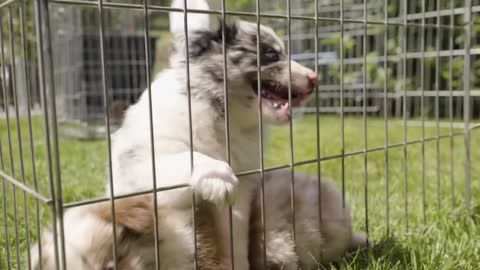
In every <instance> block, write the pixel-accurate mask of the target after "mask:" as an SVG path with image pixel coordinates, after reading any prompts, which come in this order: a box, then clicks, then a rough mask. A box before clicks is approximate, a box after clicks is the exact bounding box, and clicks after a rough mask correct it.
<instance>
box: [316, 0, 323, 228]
mask: <svg viewBox="0 0 480 270" xmlns="http://www.w3.org/2000/svg"><path fill="white" fill-rule="evenodd" d="M315 74H317V77H318V0H315ZM319 99H320V93H319V87H318V84H316V85H315V117H316V121H315V123H316V128H317V134H316V135H317V180H318V183H317V185H318V218H319V224H321V223H322V179H321V177H322V172H321V163H320V100H319Z"/></svg>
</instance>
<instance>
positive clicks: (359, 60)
mask: <svg viewBox="0 0 480 270" xmlns="http://www.w3.org/2000/svg"><path fill="white" fill-rule="evenodd" d="M479 54H480V48H472V49H470V51H469V54H468V55H479ZM438 56H440V57H449V56H450V51H448V50H442V51H440V52H438V53H437V52H436V51H425V52H424V53H423V54H422V52H408V53H406V56H403V55H392V54H390V55H388V56H387V61H389V62H399V61H402V60H403V59H404V58H406V59H423V58H436V57H438ZM452 56H465V50H453V51H452ZM314 58H315V55H313V54H312V53H310V54H306V53H304V54H296V55H295V57H293V58H292V59H293V60H299V61H302V60H313V59H314ZM384 61H385V56H375V57H373V56H370V57H367V63H382V62H384ZM339 63H340V60H339V59H335V58H323V59H319V60H318V64H319V65H327V64H339ZM344 64H346V65H352V64H363V57H355V58H345V59H344Z"/></svg>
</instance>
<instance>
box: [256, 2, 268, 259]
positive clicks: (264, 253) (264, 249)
mask: <svg viewBox="0 0 480 270" xmlns="http://www.w3.org/2000/svg"><path fill="white" fill-rule="evenodd" d="M255 7H256V19H257V21H256V23H257V97H258V122H259V129H258V132H259V143H260V153H259V155H260V183H261V185H260V187H261V189H260V191H261V192H260V193H261V208H262V217H261V219H262V244H263V246H262V257H263V266H264V267H265V268H267V245H266V231H265V168H264V164H263V163H264V162H263V108H262V94H261V84H262V82H261V81H262V78H261V75H262V74H261V73H260V66H261V61H260V0H256V1H255Z"/></svg>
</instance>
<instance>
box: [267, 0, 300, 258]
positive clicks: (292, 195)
mask: <svg viewBox="0 0 480 270" xmlns="http://www.w3.org/2000/svg"><path fill="white" fill-rule="evenodd" d="M290 1H291V0H287V60H288V110H289V112H288V114H289V117H288V120H289V121H288V130H289V134H290V136H289V137H290V138H289V139H290V141H289V142H290V168H291V170H290V180H291V182H290V198H291V201H290V207H291V208H292V238H293V243H296V240H297V236H296V224H295V165H294V164H295V157H294V149H293V108H292V107H293V106H292V42H291V41H292V19H291V7H290ZM258 54H260V51H258ZM293 250H294V252H295V251H296V245H294V246H293Z"/></svg>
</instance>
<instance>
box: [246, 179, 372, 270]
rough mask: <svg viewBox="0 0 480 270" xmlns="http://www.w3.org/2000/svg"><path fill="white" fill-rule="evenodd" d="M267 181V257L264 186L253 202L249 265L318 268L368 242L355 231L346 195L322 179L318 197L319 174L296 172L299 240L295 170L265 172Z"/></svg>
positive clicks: (258, 269)
mask: <svg viewBox="0 0 480 270" xmlns="http://www.w3.org/2000/svg"><path fill="white" fill-rule="evenodd" d="M264 183H265V189H264V192H265V193H264V194H265V197H264V201H265V239H266V241H265V247H266V260H264V257H263V241H262V239H263V229H262V223H261V221H262V219H261V218H262V217H261V189H260V188H259V189H258V190H257V194H258V195H257V196H256V198H255V200H254V202H253V206H252V216H251V227H250V241H251V242H250V249H249V259H250V264H251V265H250V269H252V270H265V269H286V270H289V269H292V270H293V269H304V270H305V269H318V268H319V265H320V264H325V263H329V262H331V261H333V260H335V259H337V258H338V257H340V256H342V255H344V254H345V253H346V252H347V251H349V250H354V249H357V248H360V247H362V246H365V245H366V243H367V239H366V236H365V235H364V234H362V233H352V225H351V220H350V213H349V209H348V206H347V205H346V206H345V207H343V206H342V195H341V193H340V192H339V190H338V189H337V188H336V187H335V185H334V184H333V183H330V182H328V181H326V180H323V179H321V181H320V191H321V192H320V196H319V187H318V182H317V177H315V176H309V175H305V174H301V173H298V172H295V175H294V186H295V195H294V197H295V198H294V202H295V241H294V236H293V219H292V217H293V213H292V208H291V205H292V204H291V202H292V199H291V196H290V193H291V172H290V171H287V170H278V171H275V172H272V173H266V174H265V182H264ZM319 205H321V208H320V209H321V218H320V216H319V213H320V211H319ZM265 262H266V266H267V268H265Z"/></svg>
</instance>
